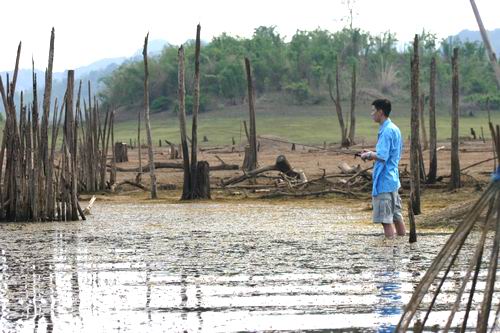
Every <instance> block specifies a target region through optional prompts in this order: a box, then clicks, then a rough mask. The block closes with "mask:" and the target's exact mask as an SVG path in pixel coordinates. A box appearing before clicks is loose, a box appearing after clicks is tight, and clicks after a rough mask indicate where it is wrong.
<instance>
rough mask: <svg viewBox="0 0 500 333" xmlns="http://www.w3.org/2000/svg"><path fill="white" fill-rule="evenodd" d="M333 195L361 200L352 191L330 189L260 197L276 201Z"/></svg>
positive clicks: (275, 193)
mask: <svg viewBox="0 0 500 333" xmlns="http://www.w3.org/2000/svg"><path fill="white" fill-rule="evenodd" d="M331 193H336V194H343V195H346V196H350V197H352V198H356V199H357V198H359V196H357V195H356V194H354V193H352V192H350V191H343V190H338V189H334V188H330V189H327V190H323V191H314V192H299V193H295V192H282V191H277V192H273V193H269V194H265V195H263V196H261V197H260V199H274V198H283V197H295V198H303V197H308V196H320V195H326V194H331Z"/></svg>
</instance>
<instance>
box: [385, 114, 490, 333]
mask: <svg viewBox="0 0 500 333" xmlns="http://www.w3.org/2000/svg"><path fill="white" fill-rule="evenodd" d="M490 130H491V133H492V138H493V143H494V145H495V150H496V151H497V153H500V126H498V125H497V126H496V128H495V127H494V126H493V124H491V123H490ZM497 156H500V155H497ZM497 159H498V161H497V162H498V163H500V158H498V157H497ZM476 226H478V227H479V229H478V230H479V234H480V236H479V237H472V236H471V235H472V230H473V228H474V227H476ZM491 232H493V234H494V235H493V237H488V234H489V233H491ZM466 242H467V244H469V243H472V244H470V245H471V246H472V248H473V250H474V251H473V254H472V256H471V255H470V254H466V255H464V256H461V254H462V250H463V248H464V245H465V244H466ZM499 251H500V169H497V170H496V171H495V172H494V173H493V175H492V181H491V183H490V185H489V186H488V188H487V189H486V190H485V191H484V193H483V194H482V196H481V197H480V198H479V200H478V201H477V202H476V203H475V204H474V206H473V207H472V208H471V209H470V210H469V212H468V213H467V214H466V215H465V217H464V219H463V221H462V222H461V223H460V224H459V225H458V226H457V227H456V229H455V231H454V232H453V234H452V235H451V236H450V237H449V238H448V240H447V241H446V243H445V244H444V246H443V247H442V249H441V250H440V252H439V253H438V254H437V256H436V258H435V259H434V261H433V262H432V264H431V265H430V267H429V268H428V270H427V272H426V273H425V275H424V276H423V277H422V280H421V281H420V283H419V284H418V286H417V287H416V288H415V290H414V292H413V295H412V297H411V299H410V301H409V302H408V304H407V305H406V307H405V308H404V313H403V314H402V315H401V318H400V321H399V323H398V325H397V326H396V329H395V332H406V331H408V330H409V329H410V325H411V323H412V321H413V318H414V317H415V316H416V314H417V312H425V315H424V316H423V319H419V320H417V321H415V322H414V328H413V330H414V331H419V332H420V331H423V330H424V329H425V328H426V327H429V326H430V325H428V326H425V325H426V323H427V321H429V320H430V314H431V313H432V312H433V311H434V310H437V311H440V312H444V311H445V310H446V312H448V318H447V320H446V324H445V325H444V327H443V332H448V331H449V330H450V329H451V327H452V325H453V324H454V323H455V325H458V326H457V327H456V330H457V331H460V332H466V331H472V330H475V331H476V332H481V333H486V332H487V331H490V332H496V331H498V324H499V319H500V304H499V302H498V288H495V284H496V282H497V270H498V258H499ZM457 259H459V260H457ZM463 260H465V261H466V266H465V271H464V272H463V274H460V277H459V278H458V279H456V278H454V277H453V276H451V277H450V274H449V273H450V272H454V271H455V270H457V269H458V267H457V265H460V264H463ZM462 269H463V268H462ZM461 273H462V272H461ZM446 282H450V283H452V284H453V288H452V289H444V288H443V286H444V285H445V283H446ZM440 294H446V297H445V299H440V298H439V295H440ZM426 296H431V297H432V298H431V300H430V302H427V301H425V302H424V298H425V297H426ZM450 296H455V297H454V302H451V303H450V302H449V298H450ZM493 296H496V297H493ZM481 298H482V300H481ZM452 300H453V298H452ZM440 301H442V302H444V304H440ZM495 307H496V309H495ZM459 310H460V312H461V313H460V317H461V320H460V321H459V322H457V320H456V315H457V312H458V311H459ZM473 311H476V312H477V323H476V324H470V320H469V319H470V317H471V316H470V315H471V313H472V312H473ZM492 313H495V318H494V320H493V321H491V320H490V316H491V314H492ZM420 318H422V316H420ZM439 320H440V321H441V320H442V319H439ZM454 330H455V329H454Z"/></svg>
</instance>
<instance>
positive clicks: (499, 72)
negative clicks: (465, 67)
mask: <svg viewBox="0 0 500 333" xmlns="http://www.w3.org/2000/svg"><path fill="white" fill-rule="evenodd" d="M470 4H471V6H472V11H474V16H475V17H476V21H477V25H478V26H479V31H480V32H481V37H482V39H483V44H484V47H485V48H486V52H487V53H488V58H489V59H490V63H491V66H492V67H493V71H494V72H495V78H496V82H497V88H498V89H500V65H499V64H498V61H497V57H496V55H495V52H493V48H492V47H491V43H490V39H489V38H488V32H487V31H486V29H485V27H484V25H483V21H482V20H481V15H479V10H478V9H477V6H476V2H475V1H474V0H470Z"/></svg>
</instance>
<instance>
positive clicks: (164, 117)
mask: <svg viewBox="0 0 500 333" xmlns="http://www.w3.org/2000/svg"><path fill="white" fill-rule="evenodd" d="M346 109H347V107H346ZM370 109H371V106H370V105H369V104H365V105H359V106H358V108H357V125H356V137H357V138H358V139H357V141H358V142H361V141H363V140H364V141H365V142H374V141H375V140H376V135H377V129H378V125H377V124H376V123H374V122H373V121H372V120H371V118H370ZM247 110H248V109H247V107H246V106H245V105H242V106H235V107H226V108H224V109H222V110H218V111H212V112H208V113H203V114H201V115H200V117H199V122H198V138H199V140H200V141H201V140H202V139H203V136H207V138H208V140H209V141H208V143H203V145H209V146H211V145H221V144H227V145H228V144H231V138H232V137H234V139H235V141H236V143H239V142H241V141H245V132H244V129H243V120H247V123H248V111H247ZM256 112H257V116H256V122H257V134H258V135H270V136H276V137H279V138H281V139H284V140H288V141H290V142H297V143H304V144H323V142H325V141H326V142H327V143H335V142H339V141H340V131H339V125H338V121H337V115H336V113H335V111H334V109H333V107H332V106H304V107H301V106H283V105H272V104H268V103H266V104H264V103H261V104H260V105H259V103H258V101H257V109H256ZM448 113H449V110H444V109H439V110H438V117H437V127H438V129H437V130H438V139H439V140H444V139H447V138H449V137H450V133H451V125H450V124H451V118H450V115H449V114H448ZM151 119H152V124H151V127H152V129H153V140H154V142H155V144H158V140H159V139H167V140H169V141H172V142H175V143H178V142H179V137H180V135H179V122H178V119H177V116H175V115H173V114H171V113H160V114H154V115H152V118H151ZM391 119H392V120H393V121H394V122H395V123H396V124H397V125H398V126H399V127H400V129H401V131H402V133H403V137H405V138H408V137H409V135H410V107H409V106H408V105H397V104H396V105H394V106H393V112H392V115H391ZM492 120H493V123H495V124H500V112H492ZM425 121H426V123H428V119H425ZM188 125H189V126H188V135H189V136H191V134H190V133H191V132H190V131H191V129H190V127H191V117H188ZM481 126H482V127H483V128H484V131H485V136H486V137H489V129H488V117H487V114H486V112H477V113H476V116H474V117H469V116H464V117H461V118H460V136H469V135H470V128H471V127H472V128H474V129H475V130H476V133H477V134H478V135H480V133H481ZM427 127H428V126H427ZM428 132H429V131H428V130H427V133H428ZM141 137H142V138H143V140H144V141H145V140H146V136H145V130H144V129H143V130H142V135H141ZM136 138H137V122H136V121H135V120H133V121H125V122H121V123H117V124H116V125H115V139H116V140H121V141H123V142H129V140H130V139H132V140H134V139H136Z"/></svg>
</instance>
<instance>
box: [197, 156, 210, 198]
mask: <svg viewBox="0 0 500 333" xmlns="http://www.w3.org/2000/svg"><path fill="white" fill-rule="evenodd" d="M196 168H197V170H196V177H197V178H198V179H197V180H196V184H197V187H198V189H197V192H198V198H199V199H210V166H209V164H208V162H207V161H199V162H198V165H197V167H196Z"/></svg>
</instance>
